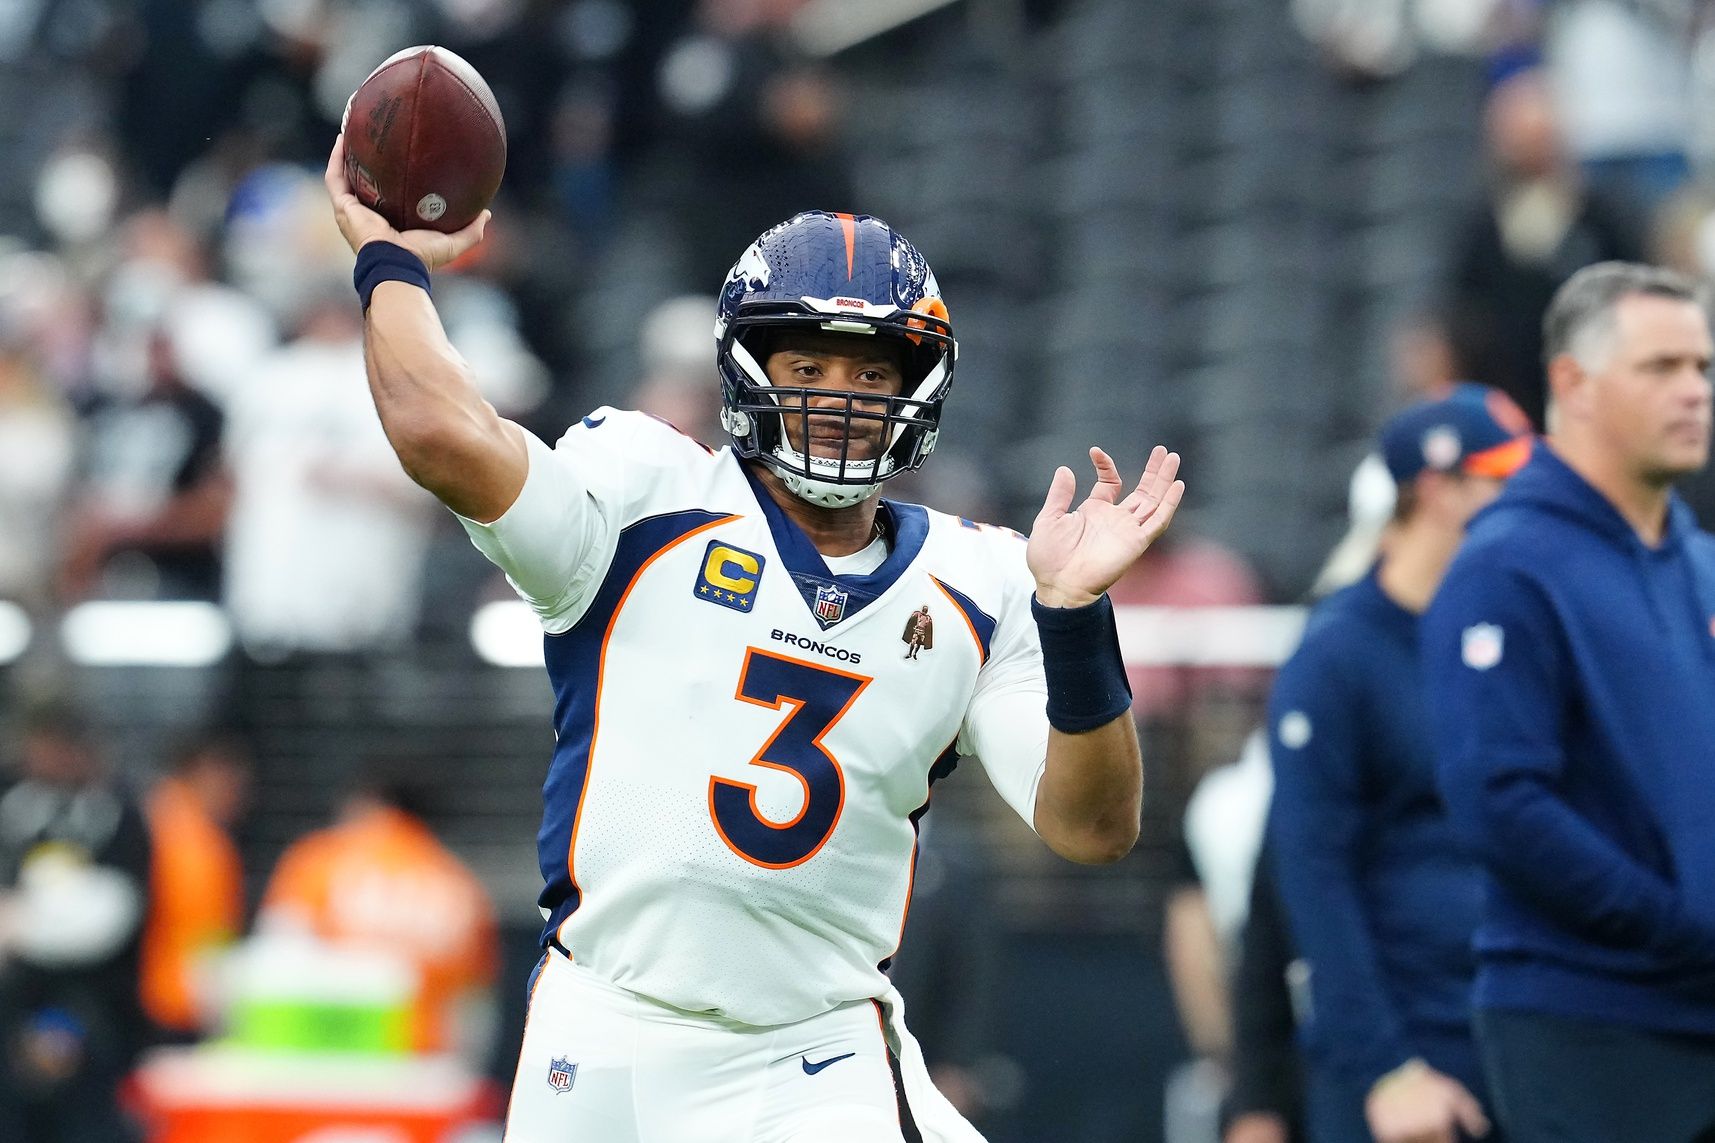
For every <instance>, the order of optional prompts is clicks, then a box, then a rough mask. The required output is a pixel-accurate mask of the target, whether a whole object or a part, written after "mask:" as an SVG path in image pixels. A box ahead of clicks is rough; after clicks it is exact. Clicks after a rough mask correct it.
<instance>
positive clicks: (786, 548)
mask: <svg viewBox="0 0 1715 1143" xmlns="http://www.w3.org/2000/svg"><path fill="white" fill-rule="evenodd" d="M735 460H736V458H735ZM738 465H739V468H740V469H741V470H742V471H743V472H744V478H745V480H747V481H749V482H750V492H751V495H752V496H754V497H755V498H756V503H757V505H758V506H759V507H760V508H761V509H762V515H763V518H764V519H765V520H767V521H768V530H769V532H770V533H771V534H772V535H773V537H774V547H775V550H776V551H778V552H779V553H780V559H781V562H783V563H784V564H785V565H786V568H787V570H788V571H790V572H791V573H792V578H793V580H794V581H795V582H796V583H797V584H798V587H799V590H800V591H801V592H805V594H806V601H807V602H808V601H810V600H813V598H814V589H813V587H811V588H810V590H808V591H806V585H807V584H810V585H813V584H814V583H816V582H821V583H829V584H836V585H838V586H839V587H840V588H842V589H844V590H845V591H848V592H850V593H851V597H850V601H849V602H848V603H847V605H846V608H845V617H846V618H850V617H851V616H852V615H855V614H856V613H857V612H859V611H861V610H863V608H864V607H865V606H867V605H868V604H870V603H872V602H874V601H875V600H876V599H879V598H880V597H881V596H882V594H883V593H885V592H886V591H887V589H888V588H890V587H892V586H893V585H894V584H895V583H897V582H898V581H899V577H900V576H902V575H904V574H905V569H906V568H908V567H910V566H911V564H912V562H913V561H915V560H916V559H917V553H919V552H921V551H922V550H923V541H924V540H925V539H926V538H927V537H928V535H929V513H928V511H927V510H926V509H925V508H924V507H923V506H922V505H920V504H907V503H903V502H901V501H897V500H888V499H885V498H884V499H883V500H882V501H881V503H880V505H879V506H878V507H877V511H878V512H879V513H880V514H881V518H882V521H883V526H884V527H885V528H886V529H887V535H888V551H887V559H886V560H884V561H882V565H881V566H880V567H878V568H876V569H875V570H874V571H872V572H866V573H864V574H863V575H835V574H834V573H833V572H831V571H829V570H828V564H827V561H825V560H823V559H822V553H821V552H819V551H817V550H816V545H814V544H812V543H811V542H810V537H808V536H806V535H805V534H804V530H803V529H802V528H800V527H798V525H797V524H795V523H793V522H792V518H791V517H790V516H788V515H786V513H785V511H784V510H782V509H781V507H780V505H779V504H777V503H775V501H774V497H773V496H771V495H770V494H769V492H768V489H767V488H765V487H763V485H762V482H761V481H759V480H758V479H757V478H756V474H755V473H754V472H752V471H751V468H750V466H749V465H748V464H744V463H743V462H738Z"/></svg>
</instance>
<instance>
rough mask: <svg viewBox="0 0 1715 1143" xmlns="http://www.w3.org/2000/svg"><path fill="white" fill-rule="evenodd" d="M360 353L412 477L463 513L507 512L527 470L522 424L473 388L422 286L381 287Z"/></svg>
mask: <svg viewBox="0 0 1715 1143" xmlns="http://www.w3.org/2000/svg"><path fill="white" fill-rule="evenodd" d="M364 360H365V363H366V365H367V366H368V372H369V389H370V393H371V394H372V395H373V397H374V399H375V409H376V412H377V413H378V414H379V415H380V417H381V426H382V428H383V429H384V430H385V431H386V433H387V439H388V441H389V442H391V444H392V445H393V450H394V451H395V452H396V453H397V454H398V455H399V463H400V464H401V465H403V466H404V469H405V471H406V473H408V474H409V475H410V477H411V479H413V480H415V481H416V482H417V483H418V484H420V485H422V486H423V487H424V488H426V489H428V490H429V491H430V492H432V493H434V494H435V496H437V497H439V498H440V500H441V501H442V502H443V503H445V504H446V505H447V506H448V507H449V508H451V509H452V510H453V511H455V512H457V513H459V514H460V515H462V516H468V517H471V518H472V519H477V520H483V521H485V522H486V521H489V520H493V519H495V518H497V517H499V516H500V515H501V514H502V513H504V512H505V511H506V509H507V508H508V507H509V506H510V505H511V504H512V502H513V501H514V500H515V499H517V496H518V491H519V489H521V488H522V487H523V486H524V477H525V475H526V474H527V472H528V464H529V462H528V457H527V454H526V452H525V448H524V438H523V433H522V430H520V429H519V428H518V427H517V426H516V425H514V424H512V423H511V422H509V421H507V420H505V419H504V418H502V417H501V416H500V414H499V413H497V412H495V410H494V406H492V405H490V404H489V403H488V402H487V401H486V400H484V399H483V396H482V394H481V393H479V392H478V391H477V388H476V385H475V384H474V383H473V381H472V380H471V377H470V370H469V367H468V366H467V365H466V364H465V362H464V359H463V358H461V357H460V356H459V354H458V351H457V350H455V349H454V348H453V346H452V343H451V342H449V341H448V340H447V335H446V331H445V330H444V329H443V328H442V327H441V320H440V316H439V315H438V314H437V313H436V312H435V308H434V305H433V303H432V302H431V301H430V300H429V295H428V294H427V293H426V292H424V291H423V290H421V289H418V288H417V287H416V286H413V285H410V284H408V283H405V282H392V281H389V282H382V283H381V284H380V285H379V286H377V287H376V290H375V293H374V296H373V298H372V300H371V303H370V307H369V314H368V320H367V322H366V324H365V329H364Z"/></svg>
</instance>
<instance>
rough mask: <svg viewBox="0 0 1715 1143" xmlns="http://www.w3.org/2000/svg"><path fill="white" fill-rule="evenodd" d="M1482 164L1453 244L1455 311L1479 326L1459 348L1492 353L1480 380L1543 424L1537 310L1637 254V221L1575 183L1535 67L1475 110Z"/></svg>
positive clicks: (1508, 79)
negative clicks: (1475, 201)
mask: <svg viewBox="0 0 1715 1143" xmlns="http://www.w3.org/2000/svg"><path fill="white" fill-rule="evenodd" d="M1484 126H1485V130H1486V132H1487V145H1488V152H1489V160H1490V166H1491V170H1490V179H1489V187H1488V193H1487V197H1486V199H1485V201H1484V202H1483V203H1482V204H1481V205H1479V206H1477V207H1475V208H1474V209H1473V210H1472V211H1471V213H1470V215H1469V217H1468V218H1467V219H1466V221H1465V223H1464V226H1463V229H1462V232H1461V233H1460V234H1458V235H1457V236H1456V237H1455V239H1454V252H1453V265H1452V276H1451V279H1450V282H1449V288H1450V293H1451V296H1452V297H1451V300H1452V303H1453V304H1454V305H1457V306H1460V307H1464V308H1466V309H1467V310H1468V312H1469V313H1470V314H1471V315H1472V317H1473V318H1474V319H1477V320H1478V321H1480V323H1481V325H1480V327H1479V329H1477V330H1468V331H1466V333H1465V336H1466V337H1467V338H1469V339H1471V340H1472V341H1477V342H1479V344H1470V343H1469V342H1468V343H1467V344H1466V345H1465V346H1462V347H1461V351H1462V353H1463V354H1464V355H1465V356H1466V357H1467V358H1468V359H1470V360H1473V361H1480V360H1482V359H1484V358H1486V356H1487V352H1488V351H1492V353H1493V361H1494V367H1495V372H1494V374H1493V376H1477V377H1472V378H1468V379H1469V380H1477V381H1483V382H1486V383H1489V384H1493V385H1496V386H1498V387H1499V388H1501V389H1502V390H1504V391H1505V392H1506V393H1507V394H1508V395H1509V396H1511V397H1512V398H1513V399H1514V400H1515V401H1517V402H1518V404H1519V406H1520V407H1521V408H1523V409H1524V411H1525V413H1526V414H1527V415H1528V416H1529V417H1530V419H1531V423H1532V424H1534V425H1536V426H1537V427H1538V428H1541V427H1542V413H1543V379H1542V328H1541V324H1542V313H1543V311H1544V310H1545V309H1547V308H1548V301H1549V299H1550V298H1551V297H1552V296H1553V295H1554V291H1555V289H1556V288H1557V287H1558V286H1559V285H1560V283H1562V282H1564V281H1565V280H1566V279H1567V278H1569V277H1571V276H1572V274H1573V272H1574V271H1576V270H1578V269H1579V268H1580V267H1582V266H1587V265H1589V264H1590V263H1592V262H1600V261H1604V260H1606V259H1614V258H1618V259H1635V258H1637V257H1640V256H1641V255H1642V253H1643V242H1644V239H1643V226H1642V220H1641V217H1640V216H1638V215H1637V214H1636V213H1635V212H1633V211H1630V210H1628V209H1627V208H1626V207H1625V206H1624V205H1622V204H1619V203H1616V202H1615V201H1614V200H1613V199H1611V198H1609V197H1607V196H1606V195H1604V194H1602V193H1601V192H1599V191H1597V190H1594V189H1592V188H1588V187H1586V186H1584V185H1583V182H1582V180H1581V178H1580V176H1579V172H1578V168H1577V166H1576V165H1575V164H1574V162H1573V161H1572V158H1571V156H1570V155H1568V154H1567V152H1566V147H1565V143H1564V140H1563V139H1562V137H1561V130H1560V122H1559V119H1558V116H1557V114H1556V111H1555V106H1554V101H1553V98H1552V96H1551V94H1550V90H1549V86H1548V82H1547V80H1546V77H1545V76H1544V75H1543V73H1542V71H1541V70H1540V69H1539V68H1535V67H1527V68H1523V69H1521V70H1516V71H1513V72H1511V73H1510V74H1506V75H1504V77H1503V78H1502V79H1501V80H1500V81H1499V82H1498V83H1496V84H1495V86H1494V88H1493V90H1492V91H1491V92H1490V93H1489V98H1488V103H1487V105H1486V107H1485V109H1484Z"/></svg>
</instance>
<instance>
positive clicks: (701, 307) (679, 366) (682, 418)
mask: <svg viewBox="0 0 1715 1143" xmlns="http://www.w3.org/2000/svg"><path fill="white" fill-rule="evenodd" d="M714 310H715V298H713V297H712V296H704V295H701V294H686V295H684V296H682V297H677V298H669V299H668V300H667V301H665V302H662V303H661V304H660V305H658V306H656V307H655V308H654V309H653V310H650V311H649V313H648V314H647V315H646V316H645V317H644V319H643V325H642V328H641V329H640V330H639V331H638V337H637V340H638V352H639V356H640V358H641V360H642V365H643V375H642V377H641V378H639V380H638V383H637V389H636V392H635V393H634V394H633V396H632V401H633V404H632V406H631V407H632V408H636V409H639V410H641V411H642V412H645V413H650V414H653V415H654V416H657V417H660V418H661V419H662V420H664V421H666V422H668V423H669V424H671V425H673V426H674V427H676V428H678V429H679V430H680V431H682V432H685V433H689V434H690V435H691V436H693V437H695V438H696V439H697V440H700V441H702V442H703V443H704V444H712V445H721V444H724V443H726V439H727V433H726V430H725V429H723V428H722V427H721V423H720V418H719V416H718V414H719V412H720V376H719V374H718V373H717V372H716V371H715V353H714V338H713V337H711V336H710V329H711V326H710V323H709V314H711V313H713V312H714Z"/></svg>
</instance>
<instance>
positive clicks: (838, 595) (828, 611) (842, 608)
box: [816, 583, 851, 627]
mask: <svg viewBox="0 0 1715 1143" xmlns="http://www.w3.org/2000/svg"><path fill="white" fill-rule="evenodd" d="M850 598H851V592H849V591H841V590H840V589H839V588H837V587H835V586H834V585H833V584H831V583H824V584H817V585H816V620H817V622H819V623H820V624H821V625H822V626H823V627H831V626H833V625H834V624H835V623H838V622H839V621H840V620H841V619H844V618H845V614H846V600H848V599H850Z"/></svg>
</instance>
